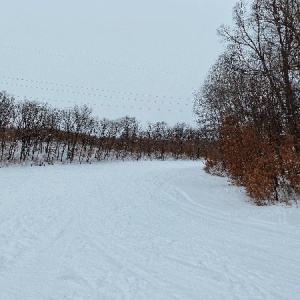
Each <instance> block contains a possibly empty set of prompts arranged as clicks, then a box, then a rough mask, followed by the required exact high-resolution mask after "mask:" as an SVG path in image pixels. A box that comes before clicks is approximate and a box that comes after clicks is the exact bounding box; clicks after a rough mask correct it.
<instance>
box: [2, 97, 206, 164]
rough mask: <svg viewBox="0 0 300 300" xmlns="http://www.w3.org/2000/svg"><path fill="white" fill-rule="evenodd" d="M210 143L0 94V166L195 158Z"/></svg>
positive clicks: (159, 127)
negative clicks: (22, 100) (18, 100)
mask: <svg viewBox="0 0 300 300" xmlns="http://www.w3.org/2000/svg"><path fill="white" fill-rule="evenodd" d="M208 146H209V143H208V142H207V141H206V138H205V135H204V133H203V132H202V131H200V130H195V129H193V128H191V127H189V126H187V125H186V124H176V125H175V126H173V127H170V126H168V125H167V124H166V123H164V122H158V123H155V124H148V126H147V128H142V126H141V125H140V124H139V122H138V121H137V120H136V119H135V118H131V117H124V118H120V119H118V120H108V119H101V120H100V119H98V118H96V117H94V116H93V115H92V110H91V109H90V108H89V107H87V106H86V105H83V106H81V107H78V106H75V107H73V108H68V109H62V110H59V109H56V108H52V107H50V106H49V105H47V104H44V103H39V102H35V101H24V102H16V101H15V99H14V98H13V97H11V96H9V95H8V94H7V93H6V92H0V164H1V165H5V164H8V163H20V162H30V163H31V164H37V165H43V164H45V163H54V162H55V161H59V162H72V161H74V160H76V161H79V162H80V163H82V162H91V161H100V160H115V159H126V158H130V159H136V160H139V159H145V158H146V159H162V160H164V159H167V158H174V159H199V158H200V157H203V155H204V153H205V151H207V149H208Z"/></svg>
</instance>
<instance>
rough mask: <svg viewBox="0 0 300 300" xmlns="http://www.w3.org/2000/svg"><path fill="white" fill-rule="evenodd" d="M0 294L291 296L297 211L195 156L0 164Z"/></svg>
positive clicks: (297, 264)
mask: <svg viewBox="0 0 300 300" xmlns="http://www.w3.org/2000/svg"><path fill="white" fill-rule="evenodd" d="M0 182H1V196H0V299H9V300H13V299H22V300H24V299H163V300H166V299H185V300H186V299H297V298H298V297H299V294H300V284H299V275H300V251H299V249H300V211H299V209H297V208H296V207H280V206H274V207H255V206H254V205H252V204H251V203H250V202H247V198H246V197H245V196H244V195H243V193H242V192H241V191H240V190H239V189H238V188H236V187H232V186H230V185H228V183H227V182H226V179H224V178H219V177H212V176H209V175H207V174H205V173H204V172H203V170H202V165H201V163H200V162H171V161H168V162H116V163H103V164H97V165H96V164H95V165H85V166H82V165H67V166H66V165H65V166H49V167H48V166H47V167H33V168H31V167H25V168H22V167H11V168H2V169H0Z"/></svg>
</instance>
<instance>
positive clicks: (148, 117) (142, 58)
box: [0, 0, 236, 124]
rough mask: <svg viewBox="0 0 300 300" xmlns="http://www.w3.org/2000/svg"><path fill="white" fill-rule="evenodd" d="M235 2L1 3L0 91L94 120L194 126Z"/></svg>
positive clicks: (13, 0)
mask: <svg viewBox="0 0 300 300" xmlns="http://www.w3.org/2000/svg"><path fill="white" fill-rule="evenodd" d="M235 2H236V0H226V1H224V0H215V1H207V0H151V1H146V0H85V1H79V0H77V1H71V0H63V1H62V0H52V1H40V0H27V1H24V0H9V1H7V0H0V8H1V12H2V13H1V18H0V27H1V30H0V65H1V68H0V90H3V89H5V90H7V91H8V92H9V93H12V94H14V95H15V96H16V97H17V98H18V99H23V97H24V96H27V97H28V98H29V97H32V98H30V99H39V100H41V101H45V102H49V103H51V104H52V105H55V106H58V107H66V106H70V105H74V103H77V104H80V103H88V104H89V105H90V106H92V107H93V109H94V112H95V114H97V115H99V116H100V117H107V118H119V117H121V116H124V115H126V114H127V115H130V116H136V117H137V118H138V119H139V120H141V121H143V122H144V123H146V122H147V121H151V122H154V121H166V122H168V123H171V124H174V123H176V122H187V123H189V124H192V122H193V115H192V106H193V99H192V93H193V90H194V89H198V87H199V86H200V84H201V83H202V81H203V79H204V76H205V74H206V73H207V72H208V69H209V67H210V66H211V65H212V63H213V61H214V60H215V59H216V57H217V56H218V55H219V54H220V52H221V49H222V47H223V46H222V45H220V44H219V38H218V37H217V35H216V29H217V28H218V27H219V26H220V25H221V23H230V20H231V12H232V6H233V4H234V3H235Z"/></svg>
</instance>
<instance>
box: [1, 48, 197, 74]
mask: <svg viewBox="0 0 300 300" xmlns="http://www.w3.org/2000/svg"><path fill="white" fill-rule="evenodd" d="M0 47H2V48H7V49H13V50H17V51H22V52H24V51H25V52H32V53H37V54H42V55H48V56H52V57H61V58H65V59H71V60H77V61H85V62H91V63H97V64H102V65H107V66H112V67H121V68H125V69H132V70H138V71H144V72H153V73H161V74H165V75H168V76H169V75H176V76H180V77H195V76H196V75H195V74H190V75H187V74H183V73H178V72H170V71H161V70H155V69H153V68H146V67H137V66H134V65H127V64H122V63H113V62H108V61H103V60H97V59H88V58H81V57H77V56H71V55H65V54H57V53H52V52H48V51H41V50H38V49H28V48H27V49H25V48H20V47H14V46H9V45H4V44H0Z"/></svg>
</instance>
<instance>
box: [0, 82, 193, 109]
mask: <svg viewBox="0 0 300 300" xmlns="http://www.w3.org/2000/svg"><path fill="white" fill-rule="evenodd" d="M2 78H7V79H10V80H15V81H21V82H32V83H40V84H46V85H53V86H62V87H67V88H68V90H61V89H55V88H49V87H40V86H34V85H25V84H18V83H11V82H5V81H1V84H7V85H12V86H20V87H25V88H31V89H41V90H46V91H54V92H62V93H72V94H77V95H84V96H92V97H102V98H110V99H121V100H125V99H127V100H131V101H135V102H146V103H160V104H167V105H182V106H189V104H187V103H181V102H170V101H169V102H167V101H161V100H158V99H159V98H160V97H162V98H167V96H158V95H145V94H137V93H136V94H135V93H126V92H117V91H114V90H101V89H93V88H85V87H80V86H72V85H64V84H57V83H52V82H42V81H35V80H28V79H24V78H15V77H8V76H2ZM71 89H81V90H88V91H97V92H99V91H102V92H109V93H111V92H113V93H118V94H121V93H122V94H123V95H126V96H123V97H121V96H107V95H102V94H95V93H94V94H93V93H86V92H78V91H75V92H74V91H72V90H71ZM134 96H138V97H153V98H155V99H157V100H152V99H148V100H144V99H137V98H133V97H134ZM170 99H177V100H183V99H182V98H174V97H170ZM187 100H189V99H187Z"/></svg>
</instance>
